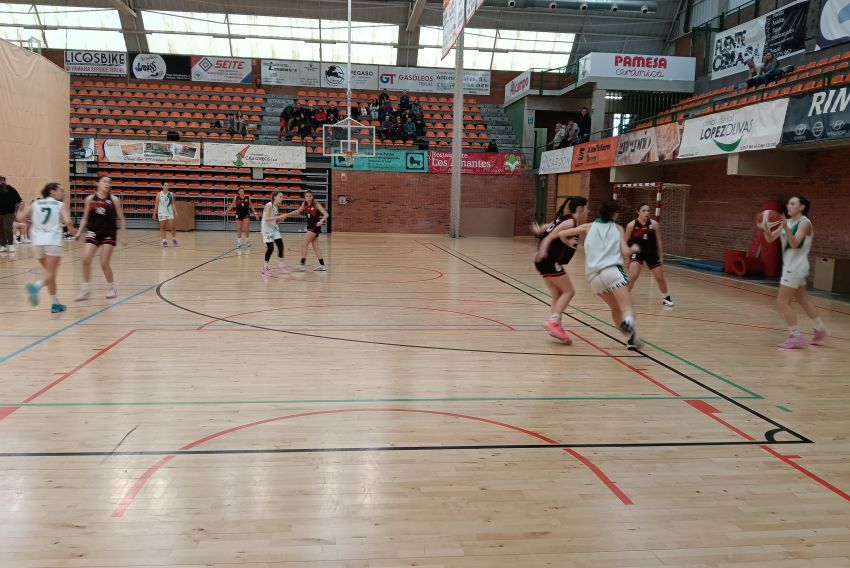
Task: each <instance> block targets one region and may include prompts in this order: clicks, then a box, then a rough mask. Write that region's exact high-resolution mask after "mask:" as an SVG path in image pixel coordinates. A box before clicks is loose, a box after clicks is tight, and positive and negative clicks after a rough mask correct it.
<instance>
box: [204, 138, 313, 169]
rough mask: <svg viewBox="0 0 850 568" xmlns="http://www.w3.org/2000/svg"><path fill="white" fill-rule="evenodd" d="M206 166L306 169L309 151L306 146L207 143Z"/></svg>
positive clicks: (205, 150) (205, 148)
mask: <svg viewBox="0 0 850 568" xmlns="http://www.w3.org/2000/svg"><path fill="white" fill-rule="evenodd" d="M204 165H205V166H238V167H245V168H291V169H304V168H306V167H307V149H306V148H305V147H304V146H265V145H262V144H217V143H210V142H207V143H205V144H204Z"/></svg>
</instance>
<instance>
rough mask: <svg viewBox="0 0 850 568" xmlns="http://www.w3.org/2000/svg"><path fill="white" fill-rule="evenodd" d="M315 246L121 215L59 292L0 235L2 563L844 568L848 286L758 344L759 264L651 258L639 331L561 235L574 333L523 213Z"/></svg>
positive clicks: (762, 316)
mask: <svg viewBox="0 0 850 568" xmlns="http://www.w3.org/2000/svg"><path fill="white" fill-rule="evenodd" d="M323 240H324V239H323ZM323 244H324V246H325V247H326V249H327V252H326V258H327V259H328V264H329V267H330V270H329V271H328V272H327V273H316V272H311V271H308V272H306V273H295V274H275V275H274V276H273V277H271V278H265V279H264V278H261V277H260V276H259V274H258V273H257V266H258V261H259V258H258V257H259V256H261V253H260V252H259V251H257V252H253V253H243V254H237V252H236V251H234V250H233V249H232V238H231V235H230V234H229V233H227V234H225V233H203V232H196V233H190V234H185V235H183V237H182V238H181V246H180V248H179V249H173V248H172V249H162V248H161V247H160V246H159V241H158V239H157V235H156V233H154V232H151V231H132V232H131V233H130V244H129V246H127V247H126V248H123V249H119V250H116V255H115V257H114V260H113V267H114V269H115V273H116V278H117V283H118V286H119V290H120V294H121V295H120V296H119V298H118V299H117V300H115V301H112V302H109V301H106V300H104V299H103V293H102V292H103V290H100V289H97V290H96V292H95V294H94V295H93V299H92V300H91V301H89V302H88V303H84V304H69V309H68V312H66V313H65V314H62V315H60V316H55V315H54V316H52V315H50V314H49V313H48V311H47V310H45V309H41V308H38V309H32V308H30V307H29V306H27V305H26V304H25V302H24V295H23V292H22V290H23V286H24V284H25V282H27V281H28V280H29V279H31V277H32V273H33V272H34V271H36V266H37V263H36V261H35V259H34V258H27V255H28V254H29V253H28V252H25V253H19V254H18V257H19V258H18V260H16V261H14V262H12V261H5V260H3V261H0V262H2V264H0V287H2V289H3V291H4V293H3V294H2V296H0V310H2V312H3V313H4V314H5V315H6V320H5V321H6V324H7V325H6V326H4V329H3V330H2V346H3V347H2V350H0V368H2V373H3V376H4V377H5V378H6V380H5V381H4V387H5V388H4V392H3V396H2V400H0V407H2V408H0V427H2V432H3V448H2V454H0V470H2V474H0V480H2V502H3V505H4V510H5V511H6V512H7V515H6V516H5V518H4V521H3V522H2V527H3V530H2V536H0V540H2V546H0V559H2V565H4V566H15V567H21V568H23V567H36V566H38V567H41V566H57V567H58V566H63V567H65V566H69V567H70V566H193V567H195V566H226V565H231V564H244V565H247V566H258V567H259V566H271V565H275V566H320V567H343V566H344V567H361V566H362V567H365V566H369V567H373V566H380V567H389V566H432V567H436V566H450V567H471V566H488V567H494V566H499V567H508V566H511V567H514V566H558V567H568V566H594V567H598V566H683V567H685V566H687V567H694V566H708V565H711V566H745V565H749V564H750V563H755V562H766V561H767V562H769V563H770V565H771V566H783V567H785V566H789V567H790V566H830V567H832V566H847V565H850V559H848V550H850V495H848V493H847V491H850V451H848V447H847V442H846V432H847V431H848V419H847V406H848V394H847V392H846V376H847V373H846V369H847V367H848V364H850V350H848V349H847V347H848V343H847V342H848V340H850V309H848V307H847V305H846V304H843V303H839V302H830V301H827V300H824V299H822V298H817V299H815V302H816V304H817V305H818V306H819V307H820V308H821V309H822V310H823V312H824V319H825V320H826V321H827V323H828V325H829V327H830V328H831V329H832V332H833V336H834V337H833V338H832V339H831V340H830V341H829V342H828V343H827V344H826V345H823V346H819V347H810V348H808V349H806V350H798V351H777V350H776V348H775V347H774V344H775V343H776V342H777V341H778V340H779V339H781V337H782V336H783V331H784V328H783V327H782V325H781V321H780V318H779V317H778V315H777V314H776V312H775V308H774V301H775V295H776V291H775V289H773V288H770V287H765V286H758V285H753V284H747V283H743V282H740V281H735V280H731V279H727V278H724V277H719V276H713V275H709V274H706V273H702V272H696V271H692V270H687V269H682V268H675V267H668V280H669V282H670V286H671V290H673V291H674V294H675V298H676V302H677V303H676V307H675V308H672V309H670V308H663V307H662V306H661V305H660V303H659V302H658V298H657V292H656V290H655V288H654V286H655V284H654V282H652V281H651V280H652V279H651V278H649V277H648V276H645V277H644V278H642V279H641V281H640V282H639V283H638V285H637V287H636V288H635V290H634V292H633V295H634V298H635V301H636V309H637V313H638V315H637V317H638V325H639V329H640V330H641V335H642V336H643V337H645V338H646V339H647V345H646V347H645V349H644V350H643V351H642V352H630V351H627V350H626V349H625V347H624V345H623V342H622V340H621V337H620V335H619V333H617V332H616V330H615V329H614V328H613V327H612V326H611V325H610V323H609V313H608V310H607V307H605V306H604V304H602V302H601V301H600V300H599V299H598V298H596V297H595V296H594V295H593V294H592V293H591V292H590V290H589V289H588V288H587V285H586V284H585V280H584V276H583V273H582V262H581V259H577V260H576V261H575V262H573V263H571V264H570V267H569V270H568V272H569V274H570V276H571V279H572V281H573V283H574V285H575V286H576V287H577V295H576V298H575V299H574V300H573V302H572V305H571V306H570V308H569V309H568V312H567V317H565V319H564V327H565V328H566V329H567V330H568V331H569V333H570V334H571V335H572V336H573V339H574V343H573V345H571V346H566V345H563V344H560V343H558V342H556V341H554V340H552V339H551V338H549V337H548V335H547V333H546V331H545V330H544V329H543V328H542V326H541V322H542V321H543V320H544V319H545V317H546V316H547V315H548V312H547V310H548V297H547V295H546V294H545V292H544V291H543V286H542V283H541V282H540V279H539V277H538V276H537V274H536V272H535V271H534V267H533V265H532V262H531V259H532V257H533V251H534V247H535V242H534V241H533V240H532V239H528V238H517V239H489V238H468V239H460V240H451V239H446V238H442V237H438V236H434V235H427V236H416V235H366V234H334V235H330V236H328V237H327V240H324V243H323ZM296 246H297V242H296V239H295V238H293V237H288V238H287V257H288V258H287V261H288V263H290V264H291V263H292V262H293V258H294V257H295V256H297V250H296V248H294V247H296ZM79 253H80V248H79V247H72V248H71V249H69V250H68V251H66V256H65V259H64V262H63V267H62V269H61V271H60V282H59V289H60V291H61V292H63V293H65V291H67V290H73V289H74V288H75V287H76V286H77V284H78V278H79V266H78V265H79V260H78V259H79ZM69 299H70V298H69ZM11 377H15V379H14V380H9V379H10V378H11Z"/></svg>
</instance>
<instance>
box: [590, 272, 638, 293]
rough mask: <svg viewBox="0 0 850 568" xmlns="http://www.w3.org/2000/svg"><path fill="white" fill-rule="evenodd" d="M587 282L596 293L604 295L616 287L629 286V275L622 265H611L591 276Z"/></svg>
mask: <svg viewBox="0 0 850 568" xmlns="http://www.w3.org/2000/svg"><path fill="white" fill-rule="evenodd" d="M587 282H588V284H590V289H591V290H593V293H594V294H597V295H602V294H605V293H606V292H610V291H611V290H613V289H614V288H620V287H621V286H628V285H629V277H628V276H627V275H626V273H625V271H623V267H622V266H609V267H608V268H603V269H602V270H600V271H599V272H597V273H596V274H594V275H593V276H591V277H590V278H589V279H588V281H587Z"/></svg>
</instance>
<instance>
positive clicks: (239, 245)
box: [236, 241, 242, 250]
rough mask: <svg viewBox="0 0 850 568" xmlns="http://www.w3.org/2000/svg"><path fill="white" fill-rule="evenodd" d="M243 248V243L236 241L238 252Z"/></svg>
mask: <svg viewBox="0 0 850 568" xmlns="http://www.w3.org/2000/svg"><path fill="white" fill-rule="evenodd" d="M241 248H242V241H236V250H239V249H241Z"/></svg>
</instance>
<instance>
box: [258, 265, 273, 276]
mask: <svg viewBox="0 0 850 568" xmlns="http://www.w3.org/2000/svg"><path fill="white" fill-rule="evenodd" d="M260 274H262V275H263V276H271V275H272V271H271V268H269V267H268V266H264V267H263V269H262V270H261V271H260Z"/></svg>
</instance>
